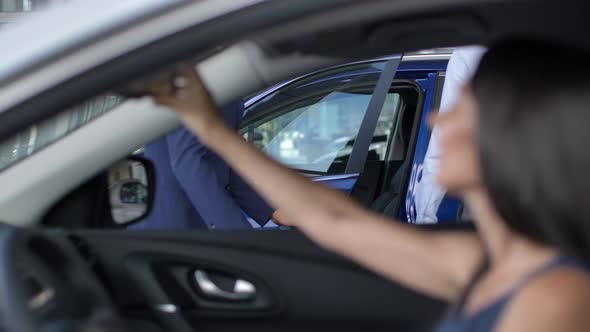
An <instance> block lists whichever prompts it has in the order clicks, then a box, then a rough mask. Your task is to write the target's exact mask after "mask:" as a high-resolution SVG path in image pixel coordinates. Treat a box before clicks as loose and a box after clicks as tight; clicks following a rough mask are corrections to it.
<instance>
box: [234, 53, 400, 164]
mask: <svg viewBox="0 0 590 332" xmlns="http://www.w3.org/2000/svg"><path fill="white" fill-rule="evenodd" d="M382 64H383V63H382V62H376V63H369V64H361V65H355V66H352V67H346V68H339V69H336V70H330V71H327V72H323V73H321V74H319V75H316V76H311V77H309V78H306V79H302V80H300V81H298V82H297V83H296V84H294V85H293V86H288V87H285V88H282V89H281V90H279V91H278V92H275V93H274V94H271V95H269V96H267V97H265V98H263V99H262V100H260V101H258V102H257V103H256V104H255V105H254V106H253V107H252V108H251V109H250V110H248V113H247V115H246V117H245V119H244V121H243V125H242V128H241V133H242V134H243V135H244V137H245V138H246V139H247V140H248V141H250V142H253V143H254V144H255V145H257V146H258V147H259V148H261V149H263V150H264V151H265V152H266V153H267V154H268V155H270V156H271V157H273V158H274V159H275V160H277V161H279V162H281V163H283V164H285V165H287V166H289V167H291V168H295V169H299V170H302V171H308V172H313V173H321V174H333V173H334V171H335V170H338V169H340V170H341V169H343V167H342V166H343V165H345V164H346V163H347V161H348V158H349V157H350V154H351V152H352V148H353V145H354V141H355V139H356V136H357V134H358V131H359V129H360V127H361V123H362V121H363V118H364V115H365V113H366V111H367V107H368V105H369V101H370V100H371V97H372V94H373V90H374V88H375V84H376V81H377V79H378V78H379V75H380V74H381V71H382V70H383V66H382ZM400 104H401V98H400V96H399V94H396V93H390V94H388V96H387V98H386V101H385V104H384V106H383V109H382V111H381V115H380V118H379V121H378V124H377V127H376V130H375V133H374V137H373V141H372V144H371V146H370V151H369V155H368V156H369V158H371V159H375V160H384V159H385V155H386V152H387V145H388V142H389V138H390V137H391V133H392V129H393V128H392V127H393V124H394V122H395V119H396V114H397V110H398V109H399V108H400ZM336 164H339V165H340V167H333V166H335V165H336Z"/></svg>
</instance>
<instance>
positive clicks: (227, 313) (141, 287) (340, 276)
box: [75, 231, 444, 331]
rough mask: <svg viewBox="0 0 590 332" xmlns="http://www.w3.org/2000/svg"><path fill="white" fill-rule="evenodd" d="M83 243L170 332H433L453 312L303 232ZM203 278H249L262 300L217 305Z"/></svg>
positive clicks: (139, 315)
mask: <svg viewBox="0 0 590 332" xmlns="http://www.w3.org/2000/svg"><path fill="white" fill-rule="evenodd" d="M75 238H76V239H77V240H76V241H77V243H78V247H81V248H85V249H84V252H86V255H87V256H88V257H92V258H93V261H96V262H100V263H99V264H98V265H97V266H98V267H100V269H99V270H100V272H101V275H103V276H104V279H105V282H106V283H107V284H108V285H109V289H110V290H111V292H112V296H113V298H114V300H115V302H116V303H117V305H118V306H119V307H120V308H122V310H123V313H124V314H125V316H126V317H128V318H130V319H134V320H135V322H136V323H137V322H142V323H146V324H148V323H149V322H150V319H149V317H158V319H157V323H158V324H160V325H161V327H162V330H165V331H302V330H305V331H320V330H321V331H325V330H338V331H428V330H429V328H430V327H431V326H432V324H434V323H435V322H436V320H437V319H438V317H439V316H440V314H441V313H442V312H443V310H444V303H442V302H440V301H437V300H435V299H431V298H428V297H425V296H422V295H420V294H417V293H415V292H413V291H410V290H408V289H405V288H403V287H400V286H398V285H395V284H393V283H391V282H389V281H387V280H384V279H383V278H381V277H379V276H376V275H374V274H372V273H370V272H368V271H366V270H365V269H363V268H361V267H359V266H358V265H356V264H354V263H351V262H350V261H348V260H345V259H343V258H341V257H339V256H336V255H334V254H331V253H328V252H327V251H325V250H323V249H321V248H319V247H317V246H315V245H314V244H312V243H311V242H310V241H309V240H307V239H306V238H305V237H304V236H302V235H301V234H300V233H298V232H295V231H259V232H252V231H250V232H158V233H156V232H121V231H80V232H77V233H76V235H75ZM196 270H204V271H207V272H208V273H211V275H214V276H217V277H219V278H218V279H217V281H216V283H217V284H218V285H221V286H220V287H223V283H224V281H223V280H224V278H225V284H226V286H227V281H228V280H229V281H232V280H236V279H242V280H245V281H247V282H249V283H251V284H252V285H253V286H254V287H255V297H254V298H251V299H249V300H227V299H220V298H211V297H208V296H206V295H204V294H203V293H202V292H201V291H200V290H199V287H198V285H197V282H196V281H195V278H194V276H195V271H196ZM230 286H231V285H230ZM225 288H227V287H225ZM230 288H231V287H230ZM171 304H172V305H174V307H172V306H170V305H171ZM174 308H177V309H178V311H174V310H172V309H174ZM144 320H145V322H143V321H144Z"/></svg>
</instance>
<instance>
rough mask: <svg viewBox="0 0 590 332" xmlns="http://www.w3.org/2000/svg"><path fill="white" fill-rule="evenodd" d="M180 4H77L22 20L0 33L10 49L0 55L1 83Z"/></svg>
mask: <svg viewBox="0 0 590 332" xmlns="http://www.w3.org/2000/svg"><path fill="white" fill-rule="evenodd" d="M181 2H183V1H182V0H166V1H161V0H126V1H120V0H78V1H71V2H69V3H67V4H65V5H63V6H60V7H54V8H51V9H49V10H48V11H46V12H43V13H39V14H34V15H30V16H28V17H23V19H22V21H20V22H19V23H18V24H14V25H12V26H10V27H7V28H6V29H3V30H2V32H1V33H0V44H1V45H10V52H1V53H0V81H2V80H3V79H4V78H6V77H9V76H11V75H12V74H14V73H16V72H19V71H21V70H23V69H25V68H27V67H30V66H32V65H34V64H35V63H37V62H39V61H41V60H43V59H46V58H48V57H50V56H52V55H57V54H59V53H60V52H62V51H64V50H67V49H70V48H72V47H75V46H76V45H79V44H80V43H84V42H86V41H88V40H91V39H93V38H96V37H99V36H101V35H104V34H108V33H109V32H112V31H113V30H116V29H118V28H121V27H123V26H124V25H129V24H130V22H133V21H135V20H138V19H142V18H145V17H147V16H150V15H154V14H155V13H158V12H161V11H165V10H166V9H168V8H171V7H173V6H175V5H177V4H178V3H181ZM73 27H75V29H74V28H73ZM23 41H24V42H23Z"/></svg>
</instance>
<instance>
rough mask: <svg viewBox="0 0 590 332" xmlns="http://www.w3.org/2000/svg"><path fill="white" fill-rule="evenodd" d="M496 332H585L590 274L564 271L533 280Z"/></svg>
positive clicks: (589, 310)
mask: <svg viewBox="0 0 590 332" xmlns="http://www.w3.org/2000/svg"><path fill="white" fill-rule="evenodd" d="M499 323H500V324H499V326H498V331H499V332H515V331H538V332H544V331H564V332H578V331H579V332H582V331H588V327H589V326H590V271H587V270H584V269H583V268H581V267H569V266H568V267H563V268H559V269H556V270H554V271H550V272H548V273H545V274H543V275H542V276H540V277H538V278H536V279H535V280H533V281H532V282H531V283H530V284H528V285H527V286H526V287H525V288H524V289H522V290H521V292H520V293H519V294H518V295H517V296H516V297H515V298H514V299H513V301H512V302H511V304H510V305H509V306H508V307H507V308H506V311H505V312H504V317H503V318H502V320H501V321H500V322H499Z"/></svg>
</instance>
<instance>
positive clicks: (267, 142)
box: [240, 53, 461, 223]
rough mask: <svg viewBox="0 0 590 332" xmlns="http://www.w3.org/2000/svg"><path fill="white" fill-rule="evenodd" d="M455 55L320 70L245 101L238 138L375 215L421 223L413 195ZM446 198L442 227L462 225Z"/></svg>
mask: <svg viewBox="0 0 590 332" xmlns="http://www.w3.org/2000/svg"><path fill="white" fill-rule="evenodd" d="M449 56H450V54H449V53H444V54H431V55H408V56H403V57H400V56H390V57H385V58H379V59H373V60H367V61H362V62H355V63H351V64H346V65H341V66H337V67H332V68H329V69H325V70H321V71H318V72H314V73H311V74H308V75H305V76H302V77H299V78H297V79H294V80H291V81H288V82H285V83H281V84H278V85H276V86H274V87H272V88H270V89H268V90H266V91H264V92H262V93H259V94H257V95H255V96H254V97H251V98H249V99H248V100H247V101H246V102H245V115H244V118H243V120H242V123H241V126H240V132H241V134H242V135H243V136H244V138H245V139H247V140H248V141H250V142H252V143H253V144H255V145H257V146H258V147H259V148H261V149H263V150H264V151H265V152H266V153H267V154H269V155H270V156H272V157H273V158H274V159H276V160H278V161H280V162H281V163H283V164H285V165H287V166H289V167H291V168H293V169H296V170H298V171H299V172H301V173H303V174H305V175H306V176H309V177H310V178H312V179H313V180H314V181H318V182H323V183H325V184H326V185H328V186H330V187H333V188H336V189H339V190H342V191H345V192H347V193H349V194H350V195H351V196H352V197H353V198H355V199H356V200H357V201H359V202H360V203H361V204H363V205H364V206H366V207H369V208H371V209H373V210H374V211H376V212H379V213H384V214H386V215H388V216H391V217H397V218H399V219H400V220H404V221H407V222H410V223H413V222H416V215H415V212H414V210H415V209H414V195H413V189H414V187H415V184H416V182H417V181H418V179H419V178H420V176H421V169H422V163H423V161H424V156H425V154H426V150H427V148H428V143H429V140H430V128H429V127H428V124H427V119H428V116H429V115H430V113H431V112H436V110H437V108H438V106H439V103H440V96H441V92H442V87H443V83H444V78H445V70H446V67H447V63H448V60H449ZM460 206H461V205H460V202H459V201H457V200H456V199H453V198H451V197H447V198H445V200H444V201H443V203H442V204H441V207H440V209H439V213H438V215H439V220H440V221H458V219H459V217H458V216H459V213H458V211H459V210H460Z"/></svg>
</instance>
